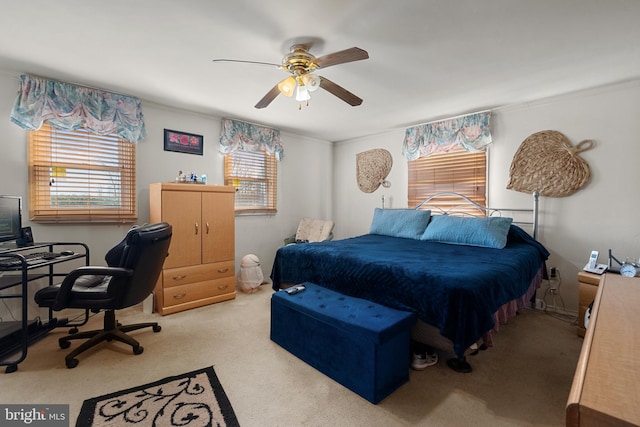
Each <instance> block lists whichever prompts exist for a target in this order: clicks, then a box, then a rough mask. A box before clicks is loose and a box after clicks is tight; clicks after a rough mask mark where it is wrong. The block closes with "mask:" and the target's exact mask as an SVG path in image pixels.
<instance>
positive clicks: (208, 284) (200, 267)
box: [149, 182, 236, 315]
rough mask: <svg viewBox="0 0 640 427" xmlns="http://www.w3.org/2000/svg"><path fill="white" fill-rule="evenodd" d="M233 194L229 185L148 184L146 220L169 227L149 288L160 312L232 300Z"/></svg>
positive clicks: (168, 312) (166, 312)
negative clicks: (166, 250)
mask: <svg viewBox="0 0 640 427" xmlns="http://www.w3.org/2000/svg"><path fill="white" fill-rule="evenodd" d="M234 196H235V189H234V187H232V186H219V185H203V184H192V183H164V182H159V183H153V184H151V185H150V186H149V208H150V212H149V214H150V215H149V217H150V220H151V222H152V223H153V222H160V221H165V222H168V223H169V224H171V225H172V227H173V236H172V238H171V246H170V247H169V256H168V257H167V259H166V260H165V262H164V268H163V272H162V275H161V276H160V278H159V279H158V283H157V284H156V288H155V291H154V296H155V297H154V298H155V309H156V311H157V312H159V313H160V314H162V315H166V314H171V313H175V312H178V311H183V310H187V309H190V308H195V307H200V306H203V305H207V304H212V303H215V302H220V301H226V300H229V299H233V298H235V296H236V291H235V271H234V269H235V265H234V258H235V230H234V225H235V211H234Z"/></svg>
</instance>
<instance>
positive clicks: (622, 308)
mask: <svg viewBox="0 0 640 427" xmlns="http://www.w3.org/2000/svg"><path fill="white" fill-rule="evenodd" d="M638 325H640V278H639V277H622V276H620V275H618V274H613V273H607V274H605V275H603V276H602V277H601V279H600V284H599V286H598V292H597V293H596V298H595V301H594V304H593V309H592V311H591V316H590V318H589V326H588V327H587V332H586V335H585V337H584V342H583V344H582V351H581V353H580V358H579V359H578V365H577V368H576V373H575V376H574V378H573V385H572V387H571V392H570V394H569V399H568V401H567V408H566V425H567V426H571V427H574V426H575V427H578V426H581V427H587V426H594V427H595V426H598V427H603V426H617V427H622V426H624V427H629V426H637V425H640V405H638V392H639V391H640V386H639V384H640V357H638V355H639V354H640V328H639V326H638Z"/></svg>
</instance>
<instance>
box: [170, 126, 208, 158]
mask: <svg viewBox="0 0 640 427" xmlns="http://www.w3.org/2000/svg"><path fill="white" fill-rule="evenodd" d="M203 142H204V137H203V136H202V135H194V134H192V133H187V132H180V131H177V130H171V129H165V130H164V151H175V152H178V153H187V154H198V155H200V156H202V152H203V148H204V147H203Z"/></svg>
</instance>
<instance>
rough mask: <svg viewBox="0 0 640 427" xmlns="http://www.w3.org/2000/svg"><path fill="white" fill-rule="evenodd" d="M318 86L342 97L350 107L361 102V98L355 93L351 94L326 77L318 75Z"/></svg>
mask: <svg viewBox="0 0 640 427" xmlns="http://www.w3.org/2000/svg"><path fill="white" fill-rule="evenodd" d="M320 87H321V88H322V89H324V90H326V91H327V92H329V93H331V94H333V95H335V96H337V97H338V98H340V99H342V100H343V101H344V102H346V103H347V104H349V105H351V106H352V107H356V106H358V105H360V104H362V99H361V98H358V97H357V96H356V95H354V94H352V93H351V92H349V91H348V90H346V89H345V88H343V87H342V86H339V85H337V84H335V83H334V82H332V81H331V80H329V79H326V78H324V77H322V76H320Z"/></svg>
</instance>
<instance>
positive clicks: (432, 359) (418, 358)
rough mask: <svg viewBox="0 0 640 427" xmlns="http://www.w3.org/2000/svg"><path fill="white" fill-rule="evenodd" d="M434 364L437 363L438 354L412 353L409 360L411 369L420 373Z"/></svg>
mask: <svg viewBox="0 0 640 427" xmlns="http://www.w3.org/2000/svg"><path fill="white" fill-rule="evenodd" d="M436 363H438V353H436V352H433V353H428V352H424V353H413V357H412V358H411V369H414V370H416V371H422V370H423V369H427V368H428V367H429V366H433V365H435V364H436Z"/></svg>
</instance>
